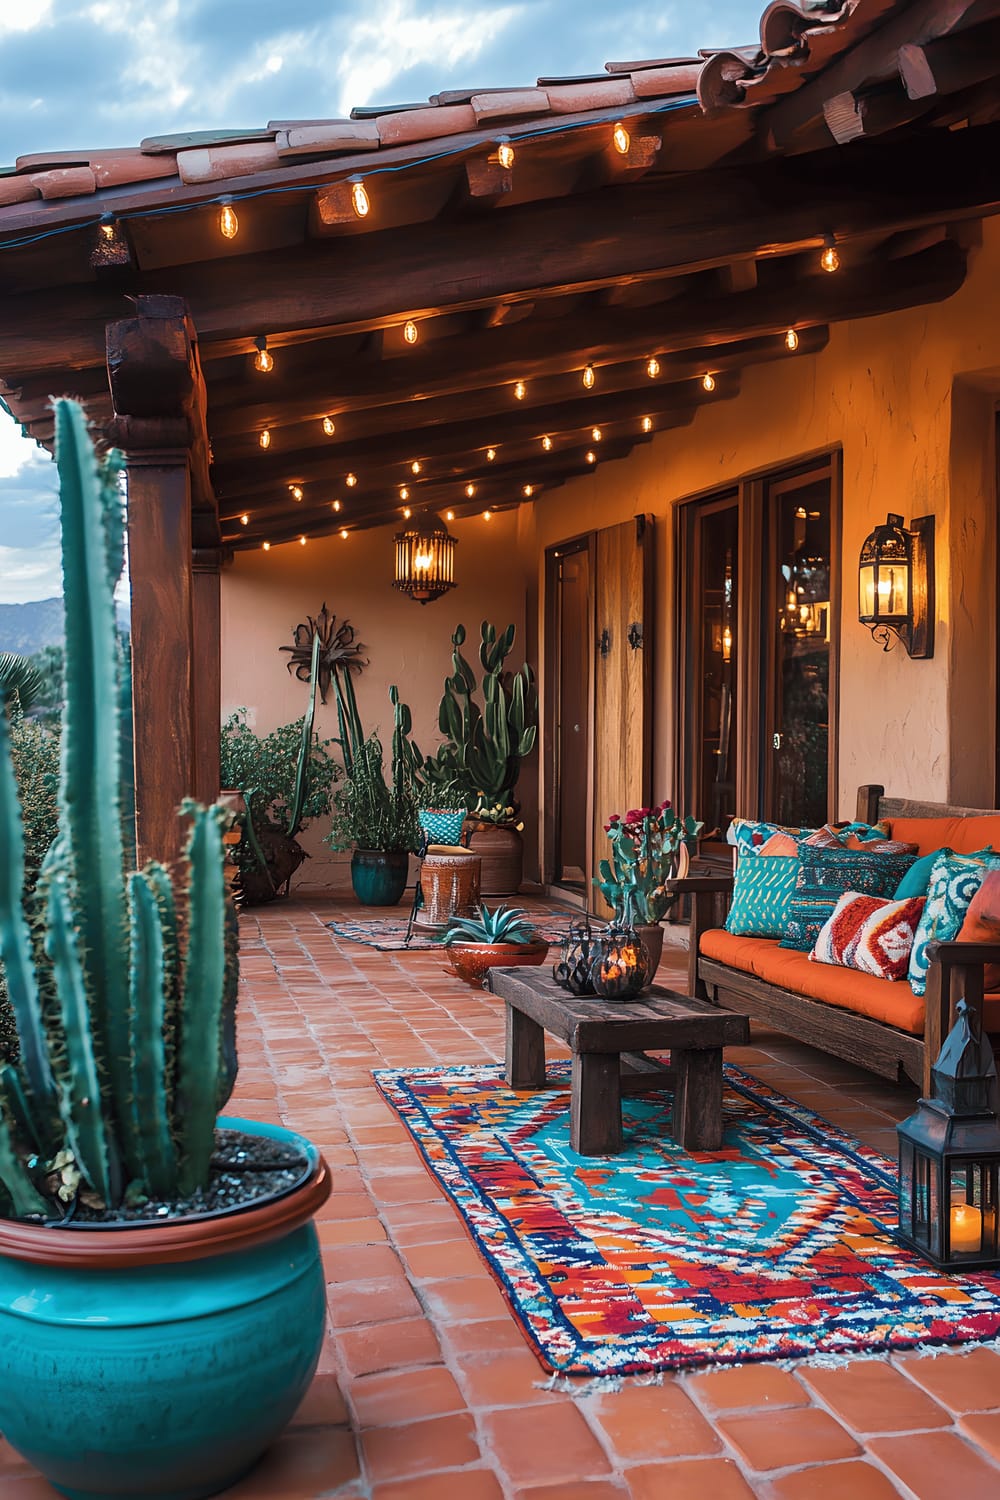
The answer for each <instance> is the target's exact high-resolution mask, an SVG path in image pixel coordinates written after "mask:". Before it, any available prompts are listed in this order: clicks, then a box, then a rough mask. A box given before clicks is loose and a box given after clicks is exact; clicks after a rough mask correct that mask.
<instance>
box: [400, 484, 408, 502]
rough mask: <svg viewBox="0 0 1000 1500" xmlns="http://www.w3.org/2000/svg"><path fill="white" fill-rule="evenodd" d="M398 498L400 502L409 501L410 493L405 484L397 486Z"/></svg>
mask: <svg viewBox="0 0 1000 1500" xmlns="http://www.w3.org/2000/svg"><path fill="white" fill-rule="evenodd" d="M399 498H400V500H409V498H410V492H409V490H408V489H407V487H406V485H405V484H401V485H400V486H399Z"/></svg>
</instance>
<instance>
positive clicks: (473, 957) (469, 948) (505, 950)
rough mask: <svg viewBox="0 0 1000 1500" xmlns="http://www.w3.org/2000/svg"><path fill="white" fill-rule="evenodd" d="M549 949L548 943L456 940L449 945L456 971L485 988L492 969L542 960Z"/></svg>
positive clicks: (448, 951) (462, 977)
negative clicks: (459, 941)
mask: <svg viewBox="0 0 1000 1500" xmlns="http://www.w3.org/2000/svg"><path fill="white" fill-rule="evenodd" d="M548 951H549V945H548V943H542V942H537V943H452V944H451V946H450V947H448V948H446V949H445V952H446V953H447V955H448V957H449V958H450V959H451V964H452V971H453V972H454V973H455V974H457V975H458V977H459V979H464V980H465V982H466V984H471V985H474V986H475V987H476V988H477V989H485V980H486V975H487V974H488V973H489V971H490V969H494V968H496V969H513V968H520V967H521V966H522V965H525V964H542V963H544V962H545V955H546V954H547V953H548Z"/></svg>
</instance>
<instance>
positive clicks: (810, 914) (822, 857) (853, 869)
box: [781, 844, 914, 953]
mask: <svg viewBox="0 0 1000 1500" xmlns="http://www.w3.org/2000/svg"><path fill="white" fill-rule="evenodd" d="M913 858H914V857H913V855H912V854H872V853H871V852H870V851H868V850H864V849H822V848H818V847H816V846H815V845H810V844H800V845H799V878H798V883H797V885H796V889H795V893H794V895H793V896H792V899H791V902H790V904H789V908H788V921H787V922H786V924H785V932H784V936H783V937H782V939H781V946H782V947H783V948H796V949H798V950H799V952H800V953H808V952H809V951H810V950H811V949H812V947H813V946H814V944H815V942H816V939H817V938H818V937H819V934H820V929H821V928H822V927H823V926H824V925H825V924H826V922H827V921H828V920H829V918H830V917H831V916H832V915H833V909H834V907H835V906H836V904H837V902H838V901H839V900H840V898H841V896H842V895H843V894H844V892H845V891H857V892H858V894H859V895H862V896H885V897H889V896H893V895H894V894H895V891H896V887H897V885H898V884H899V882H900V881H901V880H902V878H903V876H904V875H905V874H906V872H907V870H908V869H909V868H910V866H911V865H912V863H913Z"/></svg>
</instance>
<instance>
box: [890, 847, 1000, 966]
mask: <svg viewBox="0 0 1000 1500" xmlns="http://www.w3.org/2000/svg"><path fill="white" fill-rule="evenodd" d="M987 870H1000V854H994V853H993V852H992V851H991V850H989V849H978V850H977V851H976V853H975V854H952V853H950V852H948V851H944V852H942V853H941V854H939V855H938V857H937V859H936V860H935V861H934V868H933V869H932V871H931V880H930V885H929V886H928V888H927V901H926V903H925V905H924V912H923V916H922V917H921V918H920V924H919V926H918V927H917V935H916V937H915V938H914V939H913V947H912V949H911V950H910V972H909V980H910V988H911V989H912V991H913V993H914V994H915V995H922V994H924V993H925V991H926V989H927V970H928V969H929V968H930V964H929V962H928V958H927V944H928V943H932V942H935V943H950V942H951V941H952V939H953V938H957V937H958V934H959V931H960V929H961V926H962V923H963V922H964V921H965V914H966V912H967V911H968V909H969V906H970V904H971V902H972V898H973V896H974V895H975V894H976V892H977V891H978V889H979V887H980V886H981V885H982V883H983V876H984V875H985V874H986V872H987Z"/></svg>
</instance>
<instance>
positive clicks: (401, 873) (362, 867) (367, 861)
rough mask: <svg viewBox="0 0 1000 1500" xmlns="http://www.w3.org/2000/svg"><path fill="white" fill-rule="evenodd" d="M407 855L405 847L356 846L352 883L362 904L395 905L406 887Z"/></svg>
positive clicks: (352, 859) (408, 858)
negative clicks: (388, 848)
mask: <svg viewBox="0 0 1000 1500" xmlns="http://www.w3.org/2000/svg"><path fill="white" fill-rule="evenodd" d="M409 870H410V856H409V855H408V854H407V853H406V850H405V849H404V850H402V851H401V852H400V851H396V850H392V851H387V850H385V849H355V851H354V853H353V854H352V855H351V885H352V886H353V887H354V894H355V895H356V896H357V898H358V900H359V901H360V902H361V904H362V906H395V905H396V903H397V902H398V901H399V898H400V896H402V894H403V892H404V891H405V890H406V877H407V875H408V874H409Z"/></svg>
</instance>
